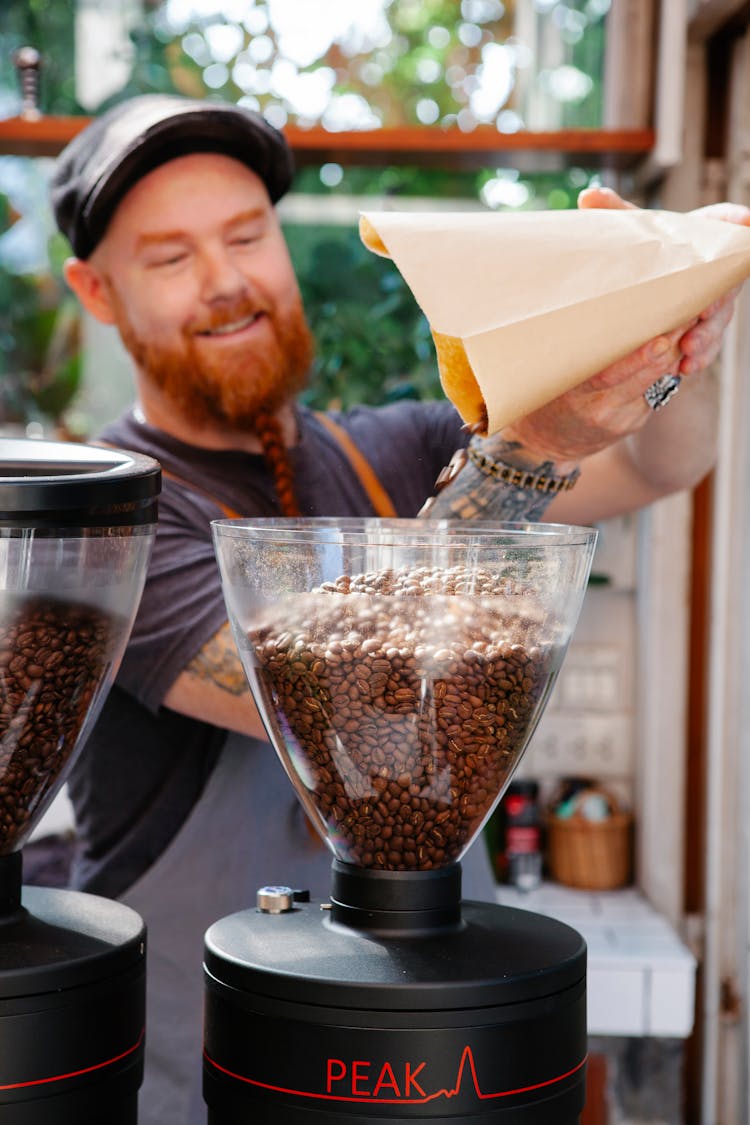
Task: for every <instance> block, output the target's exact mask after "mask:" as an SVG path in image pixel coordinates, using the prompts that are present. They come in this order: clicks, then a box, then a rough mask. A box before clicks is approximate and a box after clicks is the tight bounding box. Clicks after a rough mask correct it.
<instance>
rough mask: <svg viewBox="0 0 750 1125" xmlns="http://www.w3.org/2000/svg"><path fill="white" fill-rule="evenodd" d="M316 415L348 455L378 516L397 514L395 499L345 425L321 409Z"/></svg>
mask: <svg viewBox="0 0 750 1125" xmlns="http://www.w3.org/2000/svg"><path fill="white" fill-rule="evenodd" d="M315 417H316V418H317V419H318V421H319V422H320V423H321V425H323V426H325V428H326V429H327V430H328V432H329V434H330V435H331V437H333V438H334V439H335V440H336V441H337V442H338V444H339V446H340V447H341V451H342V452H343V453H344V455H345V456H346V457H347V459H348V461H349V463H350V465H351V467H352V468H353V469H354V472H355V473H356V474H357V476H358V477H359V480H360V482H361V484H362V487H363V488H364V490H365V492H366V493H367V495H368V496H369V497H370V501H371V502H372V506H373V508H374V509H375V512H376V514H377V515H378V516H397V515H398V512H397V511H396V509H395V507H394V506H393V501H392V500H391V498H390V496H389V495H388V493H387V492H386V490H385V489H384V488H383V485H382V484H381V483H380V481H379V480H378V478H377V476H376V475H375V470H374V469H373V467H372V465H371V464H370V462H369V461H368V460H367V458H366V457H365V455H364V454H363V453H362V451H361V450H360V449H359V448H358V447H357V446H356V445H355V444H354V442H353V441H352V439H351V438H350V437H349V434H348V433H347V432H346V430H345V429H344V428H343V426H340V425H339V424H338V422H334V420H333V418H331V417H330V416H329V415H328V414H323V413H322V412H321V411H317V410H316V411H315Z"/></svg>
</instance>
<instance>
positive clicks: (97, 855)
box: [69, 402, 467, 897]
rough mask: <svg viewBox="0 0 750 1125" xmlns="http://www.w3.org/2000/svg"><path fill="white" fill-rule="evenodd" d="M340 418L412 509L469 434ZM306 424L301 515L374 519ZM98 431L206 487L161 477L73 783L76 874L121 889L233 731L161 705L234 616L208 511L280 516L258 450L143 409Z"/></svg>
mask: <svg viewBox="0 0 750 1125" xmlns="http://www.w3.org/2000/svg"><path fill="white" fill-rule="evenodd" d="M332 417H333V418H334V419H335V420H336V421H337V422H338V423H339V424H340V425H342V426H343V427H344V428H345V429H346V430H347V432H348V433H349V435H350V437H351V438H352V439H353V440H354V442H355V443H356V445H357V446H358V448H359V449H360V450H361V451H362V453H363V454H364V455H365V457H366V458H367V460H368V461H369V462H370V464H371V465H372V467H373V469H374V470H375V473H376V474H377V476H378V478H379V480H380V482H381V483H382V485H383V486H384V487H385V489H386V491H387V492H388V494H389V496H390V498H391V500H392V502H393V504H394V506H395V508H396V511H397V513H398V515H399V516H404V517H411V516H415V515H416V513H417V512H418V511H419V508H420V507H421V506H422V504H423V503H424V500H425V499H426V497H427V496H429V495H430V494H431V492H432V488H433V485H434V482H435V479H436V477H437V475H438V473H439V472H440V470H441V468H442V467H443V466H444V465H445V464H447V462H448V461H449V460H450V457H451V455H452V454H453V452H454V451H455V449H456V448H458V446H459V445H465V444H466V440H467V439H466V436H465V435H464V434H462V432H461V420H460V418H459V416H458V414H457V413H456V411H455V410H454V408H453V407H452V406H451V405H450V404H449V403H446V402H440V403H428V404H424V403H415V402H400V403H398V404H394V405H392V406H387V407H380V408H372V407H358V408H356V409H354V410H351V411H349V412H347V413H345V414H332ZM298 421H299V431H300V440H299V443H298V444H297V445H296V446H295V447H294V448H293V449H292V450H291V461H292V466H293V470H294V477H295V488H296V495H297V501H298V504H299V506H300V509H301V511H302V513H303V515H306V516H367V515H374V514H375V513H374V512H373V509H372V504H371V502H370V499H369V497H368V496H367V494H366V492H365V490H364V488H363V486H362V484H361V482H360V481H359V479H358V478H357V476H356V475H355V474H354V472H353V470H352V468H351V465H350V463H349V461H348V459H347V457H346V456H345V454H344V453H343V451H342V449H341V448H340V446H339V445H338V443H337V442H336V440H335V438H333V437H332V436H331V435H330V433H329V432H328V430H327V429H326V427H325V426H324V425H323V424H322V423H321V422H320V421H319V420H318V419H317V418H316V417H315V415H314V413H312V412H311V411H309V410H306V409H305V408H300V409H299V416H298ZM102 436H103V438H104V439H105V440H106V441H108V442H110V443H111V444H113V445H117V446H120V447H121V448H124V449H131V450H134V451H137V452H141V453H146V454H148V455H149V456H151V457H155V458H156V459H157V460H158V461H159V462H160V463H161V464H162V466H163V468H164V469H165V470H167V471H168V472H172V473H173V474H174V475H175V476H176V477H178V478H179V479H180V480H182V481H189V482H194V484H195V486H196V487H195V489H193V488H190V487H186V486H184V485H182V484H180V483H177V482H176V481H174V480H172V479H170V478H169V477H165V478H164V481H163V491H162V496H161V500H160V504H159V527H158V533H157V535H156V541H155V544H154V552H153V556H152V560H151V565H150V568H149V574H148V579H147V582H146V588H145V590H144V594H143V598H142V600H141V605H140V608H139V612H138V615H137V617H136V621H135V625H134V628H133V632H132V635H131V639H130V643H129V645H128V649H127V652H126V655H125V658H124V659H123V662H122V666H121V668H120V672H119V674H118V677H117V681H116V683H115V686H114V687H113V688H112V691H111V692H110V695H109V696H108V698H107V701H106V703H105V705H104V708H103V711H102V714H101V716H100V718H99V720H98V722H97V724H96V727H95V729H94V731H93V732H92V734H91V736H90V738H89V740H88V742H87V744H86V747H85V748H84V750H83V752H82V754H81V757H80V759H79V761H78V763H77V764H76V767H75V769H74V771H73V774H72V776H71V778H70V783H69V791H70V795H71V798H72V801H73V805H74V807H75V812H76V821H77V826H78V834H79V838H80V841H81V843H80V849H79V854H78V857H77V860H76V862H75V865H74V874H73V879H74V883H75V885H76V886H78V887H80V888H81V889H83V890H87V891H91V892H93V893H97V894H103V895H107V896H109V897H116V896H118V895H120V894H122V893H123V892H124V891H126V890H127V889H128V888H129V887H130V886H132V884H133V883H134V882H135V880H136V879H138V878H139V876H141V875H142V874H143V873H144V872H145V871H146V870H147V869H148V868H149V867H150V866H151V865H152V864H153V863H154V862H155V861H156V860H157V859H158V857H159V856H160V855H161V854H162V853H163V851H164V850H165V848H166V847H167V846H168V844H169V843H170V841H171V840H172V839H173V837H174V836H175V834H176V832H177V831H178V829H179V828H180V827H181V825H182V824H183V823H184V821H185V819H186V817H187V816H188V814H189V813H190V811H191V809H192V808H193V806H194V804H195V802H196V801H197V800H198V799H199V797H200V794H201V792H202V790H203V788H204V786H205V784H206V781H207V779H208V777H209V776H210V774H211V771H212V769H213V767H214V765H215V763H216V760H217V757H218V755H219V753H220V751H221V748H222V746H223V744H224V741H225V738H226V732H225V731H223V730H220V729H218V728H216V727H213V726H210V725H208V724H206V723H201V722H198V721H197V720H194V719H189V718H187V717H186V716H184V715H180V714H178V713H176V712H174V711H171V710H169V709H168V708H166V707H163V706H162V702H163V699H164V696H165V695H166V693H167V692H168V691H169V688H170V687H171V686H172V684H173V683H174V682H175V680H176V679H177V677H178V676H179V674H180V672H181V671H182V670H183V669H184V668H185V666H186V665H187V664H188V663H189V662H190V660H191V659H192V658H193V657H194V656H195V655H196V653H197V652H199V650H200V649H201V648H202V647H203V645H204V644H205V643H206V642H207V641H208V640H209V639H210V638H211V637H212V636H213V635H214V634H215V633H216V632H217V631H218V630H219V629H220V628H221V626H222V625H223V624H224V622H225V621H226V609H225V606H224V599H223V595H222V591H221V583H220V580H219V573H218V568H217V565H216V558H215V555H214V549H213V543H212V539H211V529H210V523H211V520H214V519H220V518H222V517H223V515H224V512H223V511H222V509H221V507H220V506H219V504H223V505H226V506H227V507H229V508H230V509H232V510H233V511H235V512H237V513H239V514H240V515H242V516H278V515H279V514H280V512H279V510H278V505H277V502H276V499H275V492H274V489H273V483H272V480H271V477H270V475H269V472H268V469H267V467H266V464H265V461H264V459H263V457H262V456H261V455H259V454H247V453H241V452H235V451H228V452H227V451H220V452H217V451H215V450H206V449H197V448H195V447H193V446H190V445H186V444H185V443H183V442H180V441H177V440H176V439H174V438H172V437H170V436H169V435H167V434H165V433H163V432H162V431H160V430H156V429H154V428H153V427H151V426H147V425H144V424H142V423H139V422H138V421H136V419H135V417H134V416H133V414H127V415H126V416H124V417H123V418H121V419H119V420H118V421H117V422H116V423H114V424H113V425H111V426H110V427H108V429H107V430H106V431H105V432H104V434H103V435H102ZM211 497H214V498H215V500H212V499H211ZM217 502H219V503H217Z"/></svg>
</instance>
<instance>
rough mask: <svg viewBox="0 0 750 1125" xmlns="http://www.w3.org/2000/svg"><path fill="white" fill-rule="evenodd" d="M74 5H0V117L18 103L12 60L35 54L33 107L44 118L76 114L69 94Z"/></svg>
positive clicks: (10, 1) (57, 0)
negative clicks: (22, 51)
mask: <svg viewBox="0 0 750 1125" xmlns="http://www.w3.org/2000/svg"><path fill="white" fill-rule="evenodd" d="M77 6H78V0H0V7H1V8H2V16H1V17H0V116H10V114H11V113H15V112H17V109H18V105H19V103H20V90H19V83H18V75H17V74H16V70H15V66H14V63H13V54H14V52H15V51H16V50H17V49H18V48H19V47H25V46H31V47H35V48H36V49H37V51H39V52H40V53H41V56H42V65H41V68H40V90H39V104H40V106H41V108H42V109H43V111H44V112H45V113H60V114H68V113H81V112H82V111H81V107H80V105H79V104H78V102H77V100H76V94H75V20H76V8H77Z"/></svg>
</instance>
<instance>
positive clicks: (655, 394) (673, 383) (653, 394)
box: [643, 375, 682, 410]
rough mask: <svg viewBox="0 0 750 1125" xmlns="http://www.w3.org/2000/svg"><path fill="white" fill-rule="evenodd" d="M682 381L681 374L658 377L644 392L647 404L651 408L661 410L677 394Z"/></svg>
mask: <svg viewBox="0 0 750 1125" xmlns="http://www.w3.org/2000/svg"><path fill="white" fill-rule="evenodd" d="M681 382H682V376H681V375H662V377H661V379H657V380H656V382H655V383H652V384H651V386H650V387H647V388H646V390H645V391H644V392H643V397H644V398H645V400H646V406H648V407H649V409H650V410H661V408H662V406H666V405H667V403H668V402H669V400H670V398H673V397H674V396H675V395H676V394H677V392H678V391H679V389H680V383H681Z"/></svg>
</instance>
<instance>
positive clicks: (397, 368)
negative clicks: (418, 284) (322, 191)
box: [285, 225, 440, 409]
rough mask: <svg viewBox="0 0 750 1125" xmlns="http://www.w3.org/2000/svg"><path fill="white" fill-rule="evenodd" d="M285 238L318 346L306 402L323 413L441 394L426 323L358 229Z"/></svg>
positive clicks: (291, 233)
mask: <svg viewBox="0 0 750 1125" xmlns="http://www.w3.org/2000/svg"><path fill="white" fill-rule="evenodd" d="M285 234H286V236H287V241H288V243H289V247H290V252H291V255H292V261H293V262H294V266H295V269H296V271H297V276H298V279H299V283H300V290H301V292H302V299H303V302H304V305H305V310H306V313H307V316H308V318H309V321H310V325H311V327H312V330H313V333H314V335H315V341H316V356H315V361H314V364H313V371H312V379H311V383H310V386H309V388H308V390H307V391H306V392H305V393H304V394H303V396H302V397H303V401H305V402H307V403H308V405H310V406H314V407H315V408H316V409H322V408H324V407H326V406H327V405H329V404H330V405H335V406H338V407H343V408H346V407H349V406H354V405H356V404H357V403H368V404H371V405H377V404H379V403H383V402H391V401H393V400H395V399H397V398H404V397H408V398H435V397H437V396H438V395H439V394H440V384H439V381H438V378H437V368H436V364H435V353H434V349H433V345H432V337H431V335H430V330H429V326H428V324H427V321H426V320H425V318H424V316H423V315H422V313H421V311H420V309H419V307H418V306H417V304H416V302H415V301H414V298H413V296H412V294H411V292H410V290H409V289H408V287H407V285H406V284H405V282H404V281H403V279H402V277H401V275H400V274H399V273H398V271H397V270H396V269H395V267H394V266H393V264H392V263H390V262H388V261H385V260H384V259H382V258H379V257H376V256H375V255H373V254H371V253H370V251H369V250H366V249H365V248H364V246H363V245H362V243H361V242H360V240H359V236H358V234H357V231H356V229H355V228H349V227H342V226H338V227H335V226H330V227H324V228H321V227H311V226H308V225H305V226H302V225H286V226H285Z"/></svg>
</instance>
